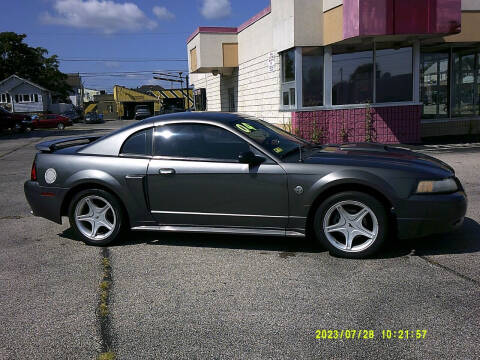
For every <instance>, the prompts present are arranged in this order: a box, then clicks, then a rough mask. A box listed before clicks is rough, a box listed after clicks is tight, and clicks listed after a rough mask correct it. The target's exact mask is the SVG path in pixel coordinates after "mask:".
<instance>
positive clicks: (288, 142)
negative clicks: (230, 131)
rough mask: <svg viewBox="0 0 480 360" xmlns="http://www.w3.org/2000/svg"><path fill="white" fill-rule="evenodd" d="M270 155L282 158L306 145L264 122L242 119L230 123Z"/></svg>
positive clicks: (302, 141)
mask: <svg viewBox="0 0 480 360" xmlns="http://www.w3.org/2000/svg"><path fill="white" fill-rule="evenodd" d="M230 126H232V127H233V128H235V129H236V130H239V131H241V132H242V133H244V134H245V135H247V136H248V137H249V138H250V139H252V140H253V141H254V142H256V143H257V144H258V145H260V146H262V147H263V148H264V149H266V150H267V151H269V152H271V153H272V154H274V155H276V156H278V157H280V158H283V157H286V156H287V155H289V154H291V153H292V152H293V151H294V150H297V149H298V148H299V147H303V146H307V145H308V143H307V142H306V141H304V140H302V139H299V138H297V137H296V136H294V135H292V134H290V133H288V132H286V131H284V130H282V129H280V128H278V127H276V126H274V125H272V124H269V123H267V122H265V121H262V120H258V119H254V118H249V117H243V118H238V119H237V120H235V121H232V122H231V123H230Z"/></svg>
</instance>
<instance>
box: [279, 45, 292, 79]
mask: <svg viewBox="0 0 480 360" xmlns="http://www.w3.org/2000/svg"><path fill="white" fill-rule="evenodd" d="M282 71H283V76H282V80H283V82H284V83H286V82H290V81H295V49H290V50H288V51H285V52H283V53H282Z"/></svg>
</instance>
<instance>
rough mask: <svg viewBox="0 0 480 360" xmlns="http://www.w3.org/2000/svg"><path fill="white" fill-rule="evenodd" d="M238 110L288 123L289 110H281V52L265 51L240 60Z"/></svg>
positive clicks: (279, 123)
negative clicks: (243, 60)
mask: <svg viewBox="0 0 480 360" xmlns="http://www.w3.org/2000/svg"><path fill="white" fill-rule="evenodd" d="M237 111H238V112H241V113H245V114H249V115H253V116H256V117H259V118H261V119H263V120H265V121H268V122H270V123H273V124H277V125H287V124H288V123H289V122H290V119H291V112H289V111H287V112H283V111H280V56H279V55H278V54H277V53H276V52H268V53H266V54H262V55H261V56H258V57H256V58H253V59H251V60H249V61H246V62H244V63H242V64H239V69H238V105H237Z"/></svg>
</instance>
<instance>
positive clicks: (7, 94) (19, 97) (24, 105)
mask: <svg viewBox="0 0 480 360" xmlns="http://www.w3.org/2000/svg"><path fill="white" fill-rule="evenodd" d="M51 103H52V95H51V92H50V90H47V89H45V88H44V87H42V86H40V85H38V84H35V83H33V82H31V81H29V80H27V79H23V78H21V77H20V76H17V75H11V76H9V77H8V78H6V79H4V80H2V81H0V106H2V107H4V108H6V109H8V110H9V111H12V112H15V113H39V112H46V111H47V110H48V109H49V107H50V105H51Z"/></svg>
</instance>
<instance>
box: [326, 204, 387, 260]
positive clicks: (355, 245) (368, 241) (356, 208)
mask: <svg viewBox="0 0 480 360" xmlns="http://www.w3.org/2000/svg"><path fill="white" fill-rule="evenodd" d="M323 231H324V234H325V236H326V238H327V240H328V241H329V242H330V244H332V245H333V246H334V247H335V248H337V249H339V250H342V251H344V252H349V253H355V252H360V251H363V250H365V249H367V248H369V247H370V246H371V245H372V244H373V243H374V242H375V240H376V238H377V236H378V233H379V225H378V219H377V217H376V215H375V213H374V212H373V211H372V209H370V208H369V207H368V206H367V205H365V204H363V203H361V202H359V201H354V200H346V201H340V202H338V203H336V204H334V205H332V206H331V207H330V208H329V209H328V211H327V212H326V213H325V216H324V218H323Z"/></svg>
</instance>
